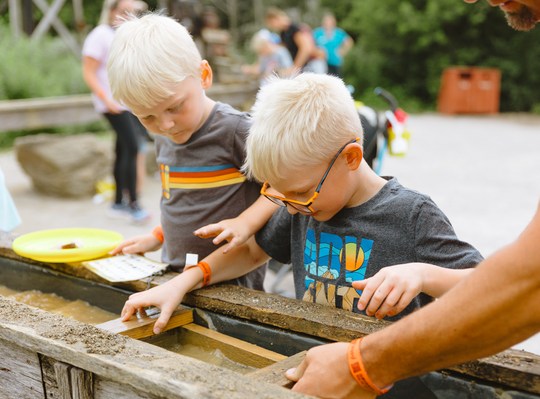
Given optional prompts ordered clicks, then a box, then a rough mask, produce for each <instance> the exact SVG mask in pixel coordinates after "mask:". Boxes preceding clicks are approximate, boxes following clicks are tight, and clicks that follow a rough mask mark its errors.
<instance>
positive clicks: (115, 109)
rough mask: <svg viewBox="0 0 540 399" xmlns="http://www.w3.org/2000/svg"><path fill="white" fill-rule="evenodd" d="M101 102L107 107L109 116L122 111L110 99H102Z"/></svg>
mask: <svg viewBox="0 0 540 399" xmlns="http://www.w3.org/2000/svg"><path fill="white" fill-rule="evenodd" d="M103 102H104V103H105V105H106V106H107V109H108V112H109V114H120V113H121V112H122V109H121V108H120V106H119V105H118V104H117V103H116V101H114V100H112V99H110V98H104V99H103Z"/></svg>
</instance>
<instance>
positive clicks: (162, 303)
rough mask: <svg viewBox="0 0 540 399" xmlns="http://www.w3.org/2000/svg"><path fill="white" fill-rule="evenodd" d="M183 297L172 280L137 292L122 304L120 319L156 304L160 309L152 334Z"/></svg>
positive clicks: (158, 331) (160, 328)
mask: <svg viewBox="0 0 540 399" xmlns="http://www.w3.org/2000/svg"><path fill="white" fill-rule="evenodd" d="M183 297H184V293H183V291H182V290H180V289H179V288H178V286H177V285H176V284H175V283H174V282H173V281H172V280H171V281H168V282H166V283H165V284H162V285H160V286H159V287H154V288H152V289H150V290H148V291H144V292H137V293H136V294H133V295H131V296H130V297H129V299H128V300H127V302H126V303H125V304H124V308H123V309H122V321H127V320H128V319H129V318H130V317H131V316H132V315H133V314H134V313H135V312H137V311H139V312H142V311H143V310H144V308H146V307H148V306H157V307H158V308H159V309H160V310H161V315H160V316H159V318H158V319H157V321H156V323H155V324H154V334H159V333H160V332H161V331H162V330H163V329H164V328H165V326H166V325H167V323H168V322H169V319H170V318H171V314H172V312H174V309H176V307H177V306H178V305H180V302H181V301H182V298H183Z"/></svg>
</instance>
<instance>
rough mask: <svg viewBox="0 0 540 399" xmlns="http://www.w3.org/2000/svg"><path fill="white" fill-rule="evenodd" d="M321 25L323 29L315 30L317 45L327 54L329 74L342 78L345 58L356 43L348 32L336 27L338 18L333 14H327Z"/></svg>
mask: <svg viewBox="0 0 540 399" xmlns="http://www.w3.org/2000/svg"><path fill="white" fill-rule="evenodd" d="M321 24H322V26H321V27H319V28H317V29H314V30H313V37H314V38H315V43H316V44H317V47H319V48H321V49H322V50H324V51H325V53H326V62H327V63H328V74H329V75H335V76H339V77H341V67H342V65H343V57H344V56H345V54H346V53H347V52H348V51H349V50H350V48H351V47H352V45H353V44H354V42H353V40H352V39H351V37H350V36H349V35H348V34H347V32H345V31H344V30H343V29H341V28H337V27H336V18H335V17H334V15H333V14H326V15H325V16H324V17H323V19H322V22H321Z"/></svg>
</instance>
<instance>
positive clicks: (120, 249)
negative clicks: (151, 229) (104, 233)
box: [110, 234, 161, 255]
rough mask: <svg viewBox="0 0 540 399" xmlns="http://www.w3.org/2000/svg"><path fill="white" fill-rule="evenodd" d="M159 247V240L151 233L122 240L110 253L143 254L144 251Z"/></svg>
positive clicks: (154, 249) (155, 249)
mask: <svg viewBox="0 0 540 399" xmlns="http://www.w3.org/2000/svg"><path fill="white" fill-rule="evenodd" d="M160 248H161V241H159V240H158V239H157V238H156V237H154V236H153V235H152V234H144V235H141V236H135V237H133V238H130V239H128V240H124V241H122V242H121V243H120V244H118V246H117V247H116V248H115V249H113V250H112V251H111V252H110V254H111V255H118V254H119V253H123V254H144V253H146V252H153V251H157V250H158V249H160Z"/></svg>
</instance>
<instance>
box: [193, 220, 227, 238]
mask: <svg viewBox="0 0 540 399" xmlns="http://www.w3.org/2000/svg"><path fill="white" fill-rule="evenodd" d="M222 230H223V229H222V228H221V226H220V225H219V224H218V223H214V224H209V225H208V226H204V227H201V228H200V229H198V230H195V231H194V232H193V234H195V235H196V236H198V237H201V238H209V237H214V236H216V235H217V234H218V233H219V232H220V231H222Z"/></svg>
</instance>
